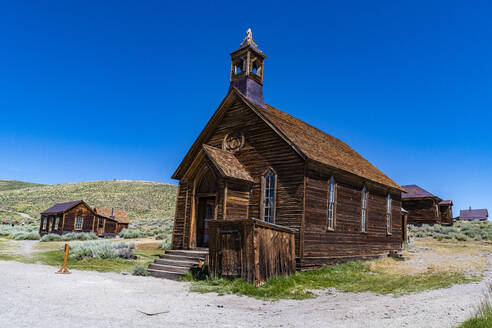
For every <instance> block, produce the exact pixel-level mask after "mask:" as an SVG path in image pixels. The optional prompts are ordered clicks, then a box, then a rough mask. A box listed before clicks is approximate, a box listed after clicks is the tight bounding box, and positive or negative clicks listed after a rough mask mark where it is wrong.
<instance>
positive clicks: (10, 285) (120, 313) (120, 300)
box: [0, 261, 492, 328]
mask: <svg viewBox="0 0 492 328" xmlns="http://www.w3.org/2000/svg"><path fill="white" fill-rule="evenodd" d="M54 271H55V268H53V267H49V266H44V265H36V264H23V263H18V262H4V261H0V292H1V295H2V296H1V297H0V309H2V313H1V315H0V327H33V326H35V327H50V328H51V327H53V325H56V326H60V327H64V326H67V327H68V326H70V327H177V326H178V327H197V326H200V327H217V326H220V327H300V326H303V327H347V328H348V327H350V328H353V327H378V328H379V327H419V328H421V327H432V328H435V327H453V326H455V325H456V324H457V323H459V322H461V321H463V320H465V319H466V318H467V317H468V316H469V315H470V313H471V311H472V310H473V305H475V304H477V303H478V302H479V300H480V298H481V295H482V291H483V289H484V286H485V284H486V283H487V282H492V274H491V273H490V271H489V272H488V273H487V274H486V278H485V279H484V280H483V281H482V282H480V283H471V284H467V285H456V286H453V287H451V288H448V289H441V290H434V291H428V292H424V293H419V294H413V295H407V296H403V297H397V298H395V297H392V296H377V295H374V294H370V293H360V294H354V293H337V292H336V291H335V292H333V291H332V292H333V293H332V294H330V291H323V292H322V295H320V296H319V297H318V298H315V299H311V300H306V301H288V300H284V301H279V302H265V301H260V300H256V299H252V298H248V297H238V296H233V295H226V296H217V295H216V294H195V293H189V292H188V288H189V284H188V283H181V282H174V281H169V280H161V279H156V278H151V277H133V276H123V275H119V274H115V273H98V272H83V271H73V274H71V275H56V274H54ZM138 310H141V311H143V312H147V313H155V312H162V311H169V312H168V313H163V314H159V315H155V316H147V315H145V314H142V313H140V312H138Z"/></svg>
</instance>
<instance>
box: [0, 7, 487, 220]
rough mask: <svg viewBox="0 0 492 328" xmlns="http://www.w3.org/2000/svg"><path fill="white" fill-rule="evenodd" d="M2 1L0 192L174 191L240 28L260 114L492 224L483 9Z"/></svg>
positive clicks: (223, 79)
mask: <svg viewBox="0 0 492 328" xmlns="http://www.w3.org/2000/svg"><path fill="white" fill-rule="evenodd" d="M183 3H184V4H179V1H173V2H169V4H168V2H165V1H57V2H50V1H43V2H40V1H32V3H30V4H28V3H27V1H23V2H22V4H21V2H20V1H1V2H0V31H1V32H0V49H1V50H0V124H1V128H0V179H18V180H25V181H33V182H41V183H50V184H53V183H64V182H73V181H85V180H100V179H141V180H154V181H163V182H173V183H175V182H174V181H172V180H171V179H170V176H171V174H172V173H173V171H174V169H175V168H176V167H177V165H178V164H179V162H180V161H181V159H182V158H183V156H184V155H185V153H186V151H187V149H188V148H189V146H190V145H191V144H192V142H193V141H194V139H195V138H196V137H197V135H198V134H199V133H200V131H201V129H202V128H203V127H204V125H205V123H206V122H207V120H208V119H209V118H210V116H211V115H212V113H213V112H214V111H215V109H216V108H217V106H218V105H219V103H220V101H221V100H222V98H223V97H224V96H225V94H226V92H227V89H228V86H229V80H228V70H229V53H230V52H231V51H233V50H235V49H236V48H237V47H238V46H239V44H240V42H241V40H242V38H243V36H244V33H245V30H246V29H247V28H248V27H251V28H252V30H253V36H254V38H255V40H256V42H257V44H258V45H259V47H260V48H261V49H262V50H263V51H264V52H265V53H266V54H267V55H268V58H267V60H266V64H265V76H264V82H265V85H264V92H265V98H266V101H267V102H268V103H269V104H271V105H273V106H275V107H278V108H280V109H282V110H284V111H286V112H288V113H290V114H292V115H295V116H297V117H299V118H301V119H303V120H305V121H307V122H308V123H311V124H313V125H315V126H316V127H318V128H320V129H322V130H324V131H326V132H328V133H329V134H331V135H333V136H335V137H337V138H340V139H342V140H344V141H345V142H347V143H348V144H349V145H351V146H352V147H353V148H355V149H356V150H357V151H358V152H360V153H361V154H362V155H363V156H365V157H366V158H367V159H368V160H370V161H371V162H372V163H374V164H375V165H376V166H377V167H378V168H380V169H381V170H382V171H383V172H385V173H386V174H387V175H389V176H390V177H391V178H392V179H394V180H395V181H396V182H397V183H399V184H418V185H420V186H422V187H424V188H426V189H427V190H429V191H430V192H433V193H435V194H437V195H438V196H440V197H442V198H445V199H453V200H454V202H455V207H454V211H455V214H457V212H458V209H459V208H465V207H467V206H469V205H471V206H473V207H475V208H479V207H488V208H489V209H492V197H491V196H490V190H491V187H492V172H491V168H492V134H491V132H490V127H491V124H490V121H491V119H492V114H491V108H492V92H491V91H492V42H491V36H492V24H490V17H491V12H492V4H491V3H490V1H460V2H458V1H411V2H409V1H378V2H368V1H329V2H325V3H324V4H323V5H320V4H315V3H310V2H308V1H303V2H297V3H291V4H289V2H286V1H282V2H279V3H276V4H275V3H270V4H267V3H263V2H262V3H257V5H255V4H254V3H253V4H252V3H251V2H245V1H227V2H223V3H220V2H215V4H214V5H206V4H204V3H203V2H202V1H199V2H195V3H193V2H191V1H183Z"/></svg>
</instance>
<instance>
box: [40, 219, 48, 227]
mask: <svg viewBox="0 0 492 328" xmlns="http://www.w3.org/2000/svg"><path fill="white" fill-rule="evenodd" d="M41 220H42V221H43V228H42V229H43V230H46V224H47V222H48V219H47V218H46V217H43V218H41Z"/></svg>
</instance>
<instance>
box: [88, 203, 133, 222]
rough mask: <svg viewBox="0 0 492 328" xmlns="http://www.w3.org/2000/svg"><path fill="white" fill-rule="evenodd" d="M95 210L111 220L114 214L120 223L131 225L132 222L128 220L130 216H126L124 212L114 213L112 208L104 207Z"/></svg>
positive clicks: (115, 210)
mask: <svg viewBox="0 0 492 328" xmlns="http://www.w3.org/2000/svg"><path fill="white" fill-rule="evenodd" d="M94 210H95V211H96V213H97V214H99V215H102V216H105V217H107V218H110V217H111V214H112V213H113V216H114V219H115V220H116V221H118V222H119V223H130V220H129V219H128V214H126V212H125V211H124V210H118V209H114V212H113V209H112V208H103V207H95V208H94Z"/></svg>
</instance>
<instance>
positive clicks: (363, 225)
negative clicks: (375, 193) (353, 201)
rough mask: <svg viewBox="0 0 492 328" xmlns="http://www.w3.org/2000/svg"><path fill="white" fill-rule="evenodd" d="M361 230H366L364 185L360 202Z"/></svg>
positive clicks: (365, 191) (365, 192)
mask: <svg viewBox="0 0 492 328" xmlns="http://www.w3.org/2000/svg"><path fill="white" fill-rule="evenodd" d="M360 220H361V222H360V226H361V231H362V232H366V231H367V189H366V186H364V188H362V204H361V218H360Z"/></svg>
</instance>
